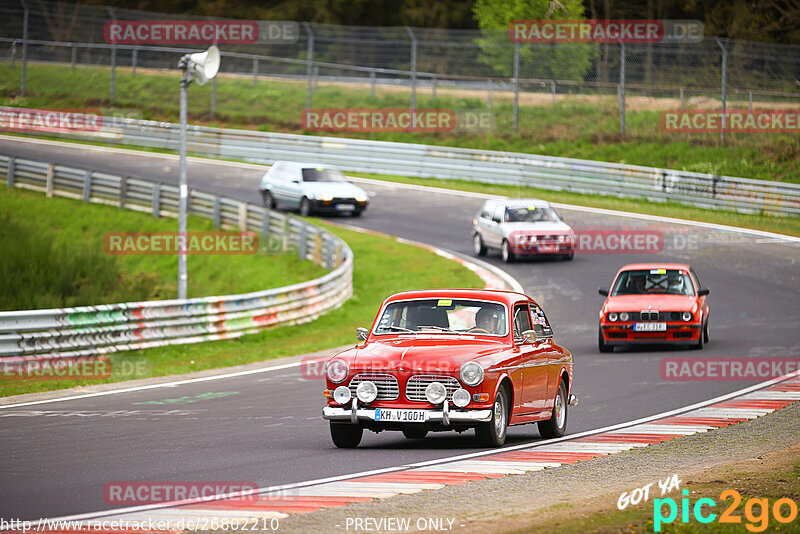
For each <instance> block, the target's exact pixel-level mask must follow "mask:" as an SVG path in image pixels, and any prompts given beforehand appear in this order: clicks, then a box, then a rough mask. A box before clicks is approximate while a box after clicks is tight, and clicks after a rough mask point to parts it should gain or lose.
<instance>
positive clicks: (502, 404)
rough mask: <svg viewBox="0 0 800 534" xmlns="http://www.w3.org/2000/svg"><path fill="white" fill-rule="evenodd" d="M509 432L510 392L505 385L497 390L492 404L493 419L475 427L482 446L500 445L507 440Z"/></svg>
mask: <svg viewBox="0 0 800 534" xmlns="http://www.w3.org/2000/svg"><path fill="white" fill-rule="evenodd" d="M507 433H508V393H507V391H506V388H505V387H501V388H500V390H499V391H498V392H497V396H496V397H495V399H494V405H493V406H492V419H491V421H487V422H486V423H480V424H478V426H477V427H476V428H475V435H476V436H477V437H478V444H480V446H481V447H500V446H502V445H503V443H505V442H506V434H507Z"/></svg>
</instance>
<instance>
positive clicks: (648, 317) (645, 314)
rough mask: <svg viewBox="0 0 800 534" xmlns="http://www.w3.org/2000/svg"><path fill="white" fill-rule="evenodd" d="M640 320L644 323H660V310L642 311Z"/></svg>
mask: <svg viewBox="0 0 800 534" xmlns="http://www.w3.org/2000/svg"><path fill="white" fill-rule="evenodd" d="M639 318H640V320H642V321H658V310H642V311H641V312H640V314H639Z"/></svg>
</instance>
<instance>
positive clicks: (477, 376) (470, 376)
mask: <svg viewBox="0 0 800 534" xmlns="http://www.w3.org/2000/svg"><path fill="white" fill-rule="evenodd" d="M460 375H461V381H462V382H464V383H465V384H466V385H468V386H477V385H478V384H480V383H481V382H483V366H482V365H481V364H479V363H478V362H467V363H465V364H464V365H462V366H461V373H460Z"/></svg>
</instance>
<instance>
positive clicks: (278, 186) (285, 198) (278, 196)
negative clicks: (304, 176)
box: [270, 163, 289, 204]
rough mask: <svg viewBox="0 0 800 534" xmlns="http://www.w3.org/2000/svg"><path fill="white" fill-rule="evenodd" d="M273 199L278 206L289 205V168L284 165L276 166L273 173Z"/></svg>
mask: <svg viewBox="0 0 800 534" xmlns="http://www.w3.org/2000/svg"><path fill="white" fill-rule="evenodd" d="M270 176H271V181H270V182H271V185H272V187H271V190H272V198H274V199H275V201H276V202H277V203H278V204H288V203H289V191H288V188H287V187H286V176H287V168H286V165H285V164H283V163H279V164H276V165H275V166H274V168H273V169H272V173H271V175H270Z"/></svg>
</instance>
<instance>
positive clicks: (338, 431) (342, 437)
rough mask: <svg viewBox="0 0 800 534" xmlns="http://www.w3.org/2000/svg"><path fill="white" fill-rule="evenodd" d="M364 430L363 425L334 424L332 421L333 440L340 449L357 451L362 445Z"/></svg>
mask: <svg viewBox="0 0 800 534" xmlns="http://www.w3.org/2000/svg"><path fill="white" fill-rule="evenodd" d="M363 434H364V429H363V428H362V427H361V425H353V424H348V423H334V422H333V421H331V439H332V440H333V444H334V445H336V446H337V447H339V448H340V449H355V448H356V447H358V444H359V443H361V436H362V435H363Z"/></svg>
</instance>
